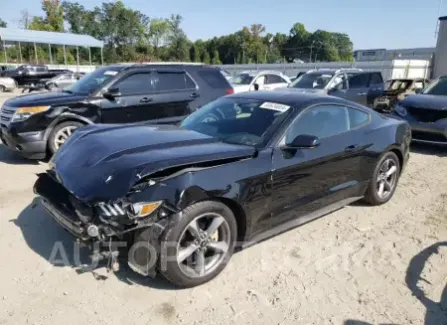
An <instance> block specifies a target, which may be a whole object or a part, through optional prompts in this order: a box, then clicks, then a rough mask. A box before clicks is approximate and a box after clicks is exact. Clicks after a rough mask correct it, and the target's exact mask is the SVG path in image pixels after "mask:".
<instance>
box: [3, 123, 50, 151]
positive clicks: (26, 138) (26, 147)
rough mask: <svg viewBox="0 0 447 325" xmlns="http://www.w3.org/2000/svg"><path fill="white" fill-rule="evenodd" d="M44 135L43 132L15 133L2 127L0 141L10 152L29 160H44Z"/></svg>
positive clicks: (45, 143) (45, 147)
mask: <svg viewBox="0 0 447 325" xmlns="http://www.w3.org/2000/svg"><path fill="white" fill-rule="evenodd" d="M44 135H45V131H38V132H25V133H15V132H11V131H10V130H8V129H7V128H4V127H3V128H1V129H0V140H1V141H2V142H3V143H4V144H5V145H6V146H7V147H8V148H9V149H10V150H12V151H15V152H17V153H19V154H20V155H22V156H23V157H25V158H29V159H43V158H45V156H46V150H47V142H46V141H45V137H44Z"/></svg>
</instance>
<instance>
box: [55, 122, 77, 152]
mask: <svg viewBox="0 0 447 325" xmlns="http://www.w3.org/2000/svg"><path fill="white" fill-rule="evenodd" d="M75 129H77V126H73V125H70V126H66V127H64V128H62V129H60V130H59V131H57V133H56V135H55V136H54V147H55V148H56V150H59V148H60V147H61V146H62V145H63V144H64V143H65V141H67V139H68V138H69V137H70V136H71V135H72V133H73V131H74V130H75Z"/></svg>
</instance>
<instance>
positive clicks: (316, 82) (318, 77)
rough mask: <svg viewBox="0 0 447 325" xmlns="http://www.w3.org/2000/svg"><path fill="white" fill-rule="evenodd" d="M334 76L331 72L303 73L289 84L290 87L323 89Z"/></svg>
mask: <svg viewBox="0 0 447 325" xmlns="http://www.w3.org/2000/svg"><path fill="white" fill-rule="evenodd" d="M333 77H334V74H333V73H332V74H331V73H321V72H312V73H305V74H303V75H301V76H299V77H298V78H296V79H295V81H294V82H293V83H291V84H290V86H289V87H290V88H306V89H323V88H324V87H326V85H327V84H328V83H329V81H331V79H332V78H333Z"/></svg>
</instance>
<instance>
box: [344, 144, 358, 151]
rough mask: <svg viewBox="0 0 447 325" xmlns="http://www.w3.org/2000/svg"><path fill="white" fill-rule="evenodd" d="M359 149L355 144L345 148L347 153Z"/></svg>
mask: <svg viewBox="0 0 447 325" xmlns="http://www.w3.org/2000/svg"><path fill="white" fill-rule="evenodd" d="M358 147H359V146H358V144H353V145H350V146H347V147H346V148H345V151H346V152H350V151H354V150H355V149H357V148H358Z"/></svg>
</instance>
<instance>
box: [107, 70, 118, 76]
mask: <svg viewBox="0 0 447 325" xmlns="http://www.w3.org/2000/svg"><path fill="white" fill-rule="evenodd" d="M117 73H118V71H106V72H104V75H106V76H115V75H116V74H117Z"/></svg>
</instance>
